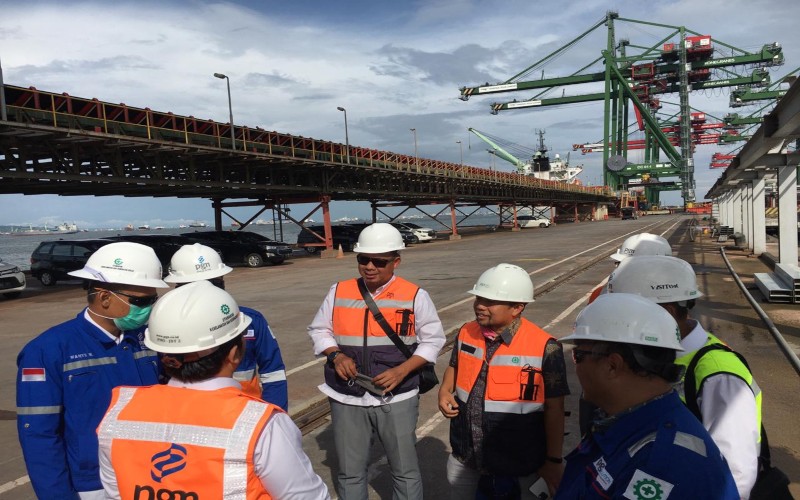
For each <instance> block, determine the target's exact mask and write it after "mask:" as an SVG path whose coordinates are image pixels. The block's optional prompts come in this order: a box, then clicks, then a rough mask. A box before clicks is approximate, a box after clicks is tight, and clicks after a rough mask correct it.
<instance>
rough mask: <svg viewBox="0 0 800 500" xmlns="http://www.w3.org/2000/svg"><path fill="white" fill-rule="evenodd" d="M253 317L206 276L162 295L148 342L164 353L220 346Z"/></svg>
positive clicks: (151, 315)
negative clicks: (204, 278) (206, 278)
mask: <svg viewBox="0 0 800 500" xmlns="http://www.w3.org/2000/svg"><path fill="white" fill-rule="evenodd" d="M251 321H252V320H251V319H250V317H249V316H246V315H245V314H244V313H242V312H240V311H239V306H238V304H236V301H235V300H234V299H233V297H231V295H230V294H229V293H228V292H226V291H225V290H223V289H221V288H217V287H216V286H214V285H212V284H211V283H210V282H208V281H206V280H202V281H196V282H194V283H189V284H188V285H185V286H182V287H179V288H176V289H174V290H170V291H169V292H167V293H165V294H164V295H163V296H161V298H160V299H158V302H156V304H155V305H154V306H153V311H152V312H151V313H150V321H149V323H148V325H147V330H145V332H144V344H145V345H146V346H147V347H148V348H150V349H152V350H154V351H156V352H160V353H164V354H187V353H190V352H198V351H203V350H206V349H211V348H213V347H217V346H220V345H222V344H224V343H225V342H227V341H229V340H231V339H233V338H235V337H236V336H237V335H239V334H240V333H242V332H243V331H244V330H245V329H246V328H247V326H248V325H250V322H251Z"/></svg>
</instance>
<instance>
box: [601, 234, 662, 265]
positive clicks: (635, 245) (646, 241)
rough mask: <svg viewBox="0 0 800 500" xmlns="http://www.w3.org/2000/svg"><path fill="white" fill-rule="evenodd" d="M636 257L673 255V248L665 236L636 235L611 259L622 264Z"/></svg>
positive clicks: (628, 239)
mask: <svg viewBox="0 0 800 500" xmlns="http://www.w3.org/2000/svg"><path fill="white" fill-rule="evenodd" d="M634 255H672V247H671V246H670V245H669V242H668V241H667V239H666V238H664V237H663V236H659V235H657V234H651V233H640V234H634V235H633V236H630V237H628V238H627V239H626V240H625V241H624V242H623V243H622V246H621V247H619V249H617V253H615V254H612V255H611V258H612V259H614V260H616V261H617V262H622V261H623V260H625V259H627V258H628V257H633V256H634Z"/></svg>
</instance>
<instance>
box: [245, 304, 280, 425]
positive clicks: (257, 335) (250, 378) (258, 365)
mask: <svg viewBox="0 0 800 500" xmlns="http://www.w3.org/2000/svg"><path fill="white" fill-rule="evenodd" d="M239 310H241V311H242V312H243V313H244V314H245V315H246V316H249V317H250V318H251V319H252V320H253V322H252V323H250V326H249V327H248V328H247V331H246V332H245V334H244V340H245V350H244V359H242V362H241V363H239V366H238V367H237V368H236V372H234V374H233V378H234V379H236V380H238V381H239V382H240V383H241V384H242V386H243V388H244V390H245V392H247V393H248V394H250V393H251V391H250V390H249V389H250V388H251V387H252V386H255V387H256V388H257V387H260V388H261V394H257V393H253V394H252V395H253V396H255V397H260V398H261V399H263V400H264V401H267V402H269V403H272V404H274V405H276V406H280V407H281V408H282V409H283V410H284V411H287V410H288V408H289V392H288V388H287V384H286V366H285V365H284V364H283V358H282V357H281V349H280V347H278V341H277V340H276V339H275V335H274V334H273V333H272V330H271V329H270V328H269V323H267V319H266V318H265V317H264V315H263V314H261V313H260V312H258V311H256V310H255V309H250V308H249V307H240V308H239Z"/></svg>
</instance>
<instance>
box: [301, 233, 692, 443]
mask: <svg viewBox="0 0 800 500" xmlns="http://www.w3.org/2000/svg"><path fill="white" fill-rule="evenodd" d="M676 220H680V219H678V218H670V219H668V220H661V221H658V222H656V223H654V224H653V225H652V226H649V227H647V228H642V229H640V230H637V231H635V232H654V233H658V234H661V231H662V230H663V231H664V232H666V231H668V230H669V229H671V228H672V227H674V226H675V225H676V224H677V223H676V222H675V221H676ZM665 228H666V229H665ZM622 240H624V237H620V238H615V239H614V240H611V241H609V242H606V243H604V244H601V245H598V246H597V247H592V248H590V249H588V250H585V251H584V252H580V254H582V253H586V252H589V251H592V250H596V251H597V256H596V257H594V258H592V259H590V260H588V261H586V262H584V263H582V264H580V265H578V266H576V267H574V268H571V269H567V270H565V271H564V272H561V273H558V272H556V273H553V275H551V276H550V277H548V278H547V279H546V280H545V281H544V282H540V283H538V284H535V290H536V296H537V297H541V296H543V295H546V294H548V293H550V292H552V291H553V290H555V289H556V288H558V287H559V286H561V285H564V284H565V283H567V282H569V281H570V280H572V279H574V278H575V277H577V276H579V275H580V274H582V273H584V272H586V271H587V270H589V269H591V268H592V267H593V266H595V265H597V264H598V263H600V262H605V261H606V260H607V259H608V257H609V256H610V255H611V254H613V253H614V252H615V251H616V250H617V248H618V247H619V244H620V243H621V242H622ZM580 254H576V255H580ZM573 257H574V256H573ZM568 259H569V258H567V259H565V261H566V260H568ZM556 264H558V263H556ZM535 272H536V271H534V273H535ZM534 273H531V274H534ZM534 281H535V280H534ZM467 300H471V298H470V299H467ZM445 333H446V337H447V340H446V342H445V345H444V347H442V350H441V352H440V353H439V357H441V356H443V355H445V354H447V353H448V352H450V351H451V350H452V349H453V344H454V343H455V338H456V335H457V334H458V328H453V329H451V330H450V331H449V332H445ZM330 412H331V410H330V405H329V403H328V398H327V397H324V396H323V397H320V398H319V399H317V400H315V401H314V402H312V403H311V404H309V405H308V406H307V407H305V408H303V409H301V410H300V411H298V412H297V413H295V414H293V415H292V420H293V421H294V423H295V425H297V427H298V428H299V429H300V431H301V432H302V434H303V435H306V434H308V433H310V432H312V431H313V430H315V429H317V428H319V427H321V426H323V425H326V424H327V423H328V422H329V421H330V418H329V417H330Z"/></svg>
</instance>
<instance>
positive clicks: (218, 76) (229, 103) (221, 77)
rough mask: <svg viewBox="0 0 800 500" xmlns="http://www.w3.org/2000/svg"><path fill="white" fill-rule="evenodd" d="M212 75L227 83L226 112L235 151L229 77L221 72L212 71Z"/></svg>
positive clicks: (232, 146)
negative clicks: (228, 117) (228, 114)
mask: <svg viewBox="0 0 800 500" xmlns="http://www.w3.org/2000/svg"><path fill="white" fill-rule="evenodd" d="M214 76H215V77H217V78H219V79H220V80H225V83H226V84H227V85H228V112H229V113H230V120H231V148H233V150H234V151H236V135H235V134H234V132H233V106H232V105H231V79H230V78H228V76H227V75H223V74H222V73H214Z"/></svg>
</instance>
